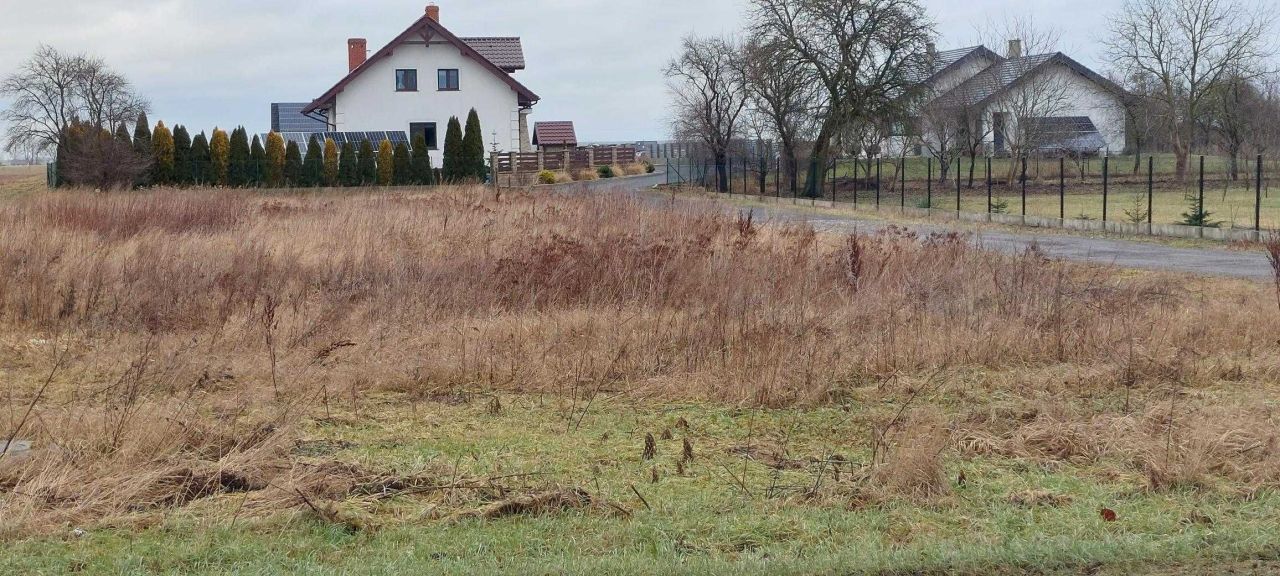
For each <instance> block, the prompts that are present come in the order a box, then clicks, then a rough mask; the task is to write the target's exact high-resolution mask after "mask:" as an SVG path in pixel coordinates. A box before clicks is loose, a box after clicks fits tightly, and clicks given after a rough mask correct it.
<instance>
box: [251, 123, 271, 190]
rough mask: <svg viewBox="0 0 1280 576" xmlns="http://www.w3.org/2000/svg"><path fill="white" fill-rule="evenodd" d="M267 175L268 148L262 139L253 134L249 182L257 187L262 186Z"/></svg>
mask: <svg viewBox="0 0 1280 576" xmlns="http://www.w3.org/2000/svg"><path fill="white" fill-rule="evenodd" d="M266 176H267V149H266V148H263V147H262V139H260V138H258V135H257V134H254V135H253V143H252V144H251V145H249V183H250V184H252V185H253V186H254V187H255V188H258V187H261V186H262V183H263V182H264V181H265V180H266Z"/></svg>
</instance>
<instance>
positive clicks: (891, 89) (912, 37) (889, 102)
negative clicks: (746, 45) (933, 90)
mask: <svg viewBox="0 0 1280 576" xmlns="http://www.w3.org/2000/svg"><path fill="white" fill-rule="evenodd" d="M752 4H753V6H754V10H753V18H752V21H753V22H755V30H754V32H756V33H757V34H761V35H764V36H766V37H769V38H774V39H776V40H777V41H779V42H782V43H783V44H784V45H785V47H786V48H787V49H788V51H789V52H790V53H791V54H792V55H793V57H794V58H795V60H796V61H797V62H800V63H802V64H804V65H805V66H806V67H807V68H808V69H809V70H810V71H811V72H812V74H813V76H814V78H815V80H816V82H817V84H818V85H819V86H821V88H822V90H823V92H824V94H823V103H824V104H825V106H824V107H823V109H822V110H821V111H820V113H819V117H821V118H822V122H821V124H820V126H819V128H818V130H817V133H816V134H815V137H814V147H813V154H812V155H811V158H810V161H809V178H808V182H807V183H806V186H805V190H806V193H807V194H808V195H809V196H817V195H818V193H819V190H818V186H819V185H820V182H821V180H822V178H821V175H822V171H823V169H824V167H825V166H826V163H827V161H828V156H829V153H830V150H831V146H832V143H833V140H834V139H835V138H836V137H837V136H838V135H839V134H840V133H841V132H842V131H843V130H845V129H847V128H848V127H850V126H854V125H856V124H858V123H859V122H867V121H874V120H877V119H878V118H879V117H880V116H882V113H883V112H884V111H885V110H886V109H888V108H890V107H891V106H894V105H896V104H898V103H900V102H902V101H904V100H905V99H907V97H908V96H909V94H910V93H911V91H912V90H914V89H917V88H918V84H917V83H916V82H915V81H914V79H915V78H917V77H918V75H917V74H916V72H918V70H919V69H921V68H923V67H924V66H926V64H927V59H928V44H929V41H930V39H931V38H932V37H933V25H932V23H931V22H930V21H929V19H928V18H927V17H926V16H925V11H924V8H923V6H921V4H920V2H919V1H918V0H753V1H752Z"/></svg>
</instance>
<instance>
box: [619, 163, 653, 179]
mask: <svg viewBox="0 0 1280 576" xmlns="http://www.w3.org/2000/svg"><path fill="white" fill-rule="evenodd" d="M648 170H649V168H648V167H647V166H645V165H644V164H641V163H639V162H632V163H631V164H626V165H624V166H622V167H620V168H617V169H616V170H615V171H614V173H615V174H626V175H627V176H639V175H641V174H645V173H646V172H648Z"/></svg>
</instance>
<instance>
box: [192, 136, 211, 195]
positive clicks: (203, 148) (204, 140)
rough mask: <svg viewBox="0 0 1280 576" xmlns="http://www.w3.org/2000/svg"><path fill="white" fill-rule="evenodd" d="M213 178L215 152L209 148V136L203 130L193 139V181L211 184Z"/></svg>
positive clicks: (203, 184) (197, 183) (199, 184)
mask: <svg viewBox="0 0 1280 576" xmlns="http://www.w3.org/2000/svg"><path fill="white" fill-rule="evenodd" d="M213 180H214V174H213V154H212V151H211V150H210V149H209V137H207V136H205V135H204V132H201V133H199V134H196V137H195V138H193V139H192V140H191V181H192V182H193V183H195V184H196V185H198V186H209V185H210V184H211V183H212V182H213Z"/></svg>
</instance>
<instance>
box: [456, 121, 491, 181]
mask: <svg viewBox="0 0 1280 576" xmlns="http://www.w3.org/2000/svg"><path fill="white" fill-rule="evenodd" d="M462 157H463V161H462V162H463V165H462V167H461V168H462V173H463V175H464V178H467V179H472V178H474V179H476V180H477V181H480V182H484V181H485V180H486V179H487V177H488V172H489V171H488V169H487V168H486V167H485V162H484V132H482V131H481V130H480V115H479V114H477V113H476V109H475V108H472V109H471V112H470V113H468V114H467V130H466V132H465V135H464V136H463V137H462Z"/></svg>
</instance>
